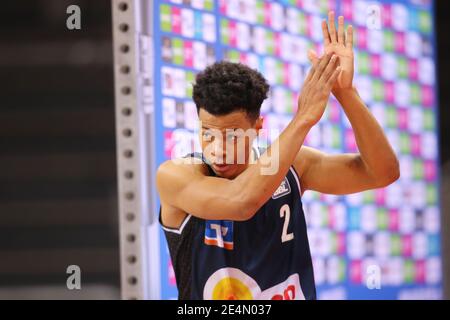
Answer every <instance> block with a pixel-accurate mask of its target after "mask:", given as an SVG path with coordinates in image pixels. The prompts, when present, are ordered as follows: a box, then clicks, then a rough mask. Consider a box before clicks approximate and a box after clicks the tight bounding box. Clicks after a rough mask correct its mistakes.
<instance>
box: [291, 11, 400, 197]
mask: <svg viewBox="0 0 450 320" xmlns="http://www.w3.org/2000/svg"><path fill="white" fill-rule="evenodd" d="M329 20H330V21H329V23H330V30H328V26H327V24H326V22H325V21H324V22H323V23H322V30H323V33H324V45H325V52H333V53H335V54H337V55H338V56H339V63H340V65H341V67H342V71H341V74H340V75H339V77H338V79H337V81H336V83H335V85H334V88H333V94H334V96H335V97H336V98H337V100H338V101H339V103H340V104H341V106H342V108H343V110H344V112H345V114H346V116H347V118H348V119H349V121H350V123H351V126H352V128H353V132H354V133H355V137H356V143H357V145H358V149H359V151H360V153H347V154H338V155H331V154H326V153H323V152H320V151H318V150H315V149H313V148H309V147H302V148H301V150H300V152H299V154H298V155H297V157H296V160H295V163H294V166H295V168H296V169H297V170H298V171H299V172H300V175H301V176H302V179H301V183H302V189H303V191H304V190H307V189H311V190H315V191H319V192H323V193H330V194H348V193H354V192H360V191H364V190H368V189H374V188H380V187H384V186H386V185H388V184H390V183H392V182H394V181H395V180H397V179H398V177H399V165H398V160H397V157H396V156H395V153H394V151H393V150H392V148H391V146H390V144H389V142H388V140H387V139H386V136H385V135H384V133H383V129H382V128H381V126H380V125H379V124H378V122H377V120H376V119H375V117H374V116H373V115H372V114H371V113H370V111H369V109H368V108H367V107H366V105H365V104H364V102H363V101H362V100H361V98H360V97H359V95H358V93H357V91H356V89H354V88H353V86H352V80H353V63H354V62H353V49H352V45H353V43H352V42H353V35H352V33H353V29H352V27H351V26H350V27H349V28H348V29H347V35H345V33H344V18H343V17H339V19H338V30H337V32H336V28H335V26H334V13H333V12H330V13H329ZM310 59H311V60H312V61H314V60H315V59H317V55H316V54H315V53H314V52H312V53H310Z"/></svg>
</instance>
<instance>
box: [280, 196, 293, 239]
mask: <svg viewBox="0 0 450 320" xmlns="http://www.w3.org/2000/svg"><path fill="white" fill-rule="evenodd" d="M280 218H284V224H283V232H282V233H281V242H286V241H290V240H292V239H294V234H293V233H292V232H291V233H287V231H288V227H289V220H290V218H291V209H290V208H289V205H288V204H285V205H283V206H282V207H281V209H280Z"/></svg>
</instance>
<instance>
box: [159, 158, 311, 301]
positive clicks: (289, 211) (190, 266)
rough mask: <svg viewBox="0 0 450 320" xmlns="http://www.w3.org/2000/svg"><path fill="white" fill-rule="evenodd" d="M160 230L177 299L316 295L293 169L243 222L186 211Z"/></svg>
mask: <svg viewBox="0 0 450 320" xmlns="http://www.w3.org/2000/svg"><path fill="white" fill-rule="evenodd" d="M191 156H196V157H199V158H201V159H203V157H202V156H201V154H193V155H191ZM203 160H204V159H203ZM204 162H205V161H204ZM205 164H206V165H208V164H207V163H206V162H205ZM208 168H209V173H210V175H215V174H214V172H213V170H212V169H211V168H210V167H209V166H208ZM163 229H164V232H165V235H166V239H167V242H168V246H169V251H170V255H171V258H172V263H173V266H174V271H175V277H176V280H177V287H178V291H179V299H221V300H226V299H236V300H237V299H239V300H240V299H265V300H271V299H274V300H294V299H295V300H297V299H315V298H316V290H315V285H314V274H313V267H312V261H311V254H310V250H309V243H308V237H307V233H306V223H305V216H304V212H303V207H302V202H301V190H300V181H299V177H298V175H297V173H296V172H295V169H294V168H293V167H291V168H290V169H289V171H288V173H287V175H286V177H285V178H284V180H283V181H282V183H281V184H280V186H279V187H278V189H277V190H276V191H275V192H274V194H273V195H272V197H271V198H270V199H269V200H268V201H267V202H266V203H265V204H264V205H263V206H262V207H261V208H260V209H259V210H258V212H256V214H255V215H254V216H253V217H252V218H251V219H249V220H247V221H227V220H204V219H199V218H196V217H194V216H192V215H189V214H188V215H187V217H186V218H185V220H184V221H183V223H182V225H181V227H180V228H179V229H171V228H167V227H164V226H163Z"/></svg>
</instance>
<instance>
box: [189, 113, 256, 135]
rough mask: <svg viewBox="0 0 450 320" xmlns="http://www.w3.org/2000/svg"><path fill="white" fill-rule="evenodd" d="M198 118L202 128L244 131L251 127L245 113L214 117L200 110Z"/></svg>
mask: <svg viewBox="0 0 450 320" xmlns="http://www.w3.org/2000/svg"><path fill="white" fill-rule="evenodd" d="M198 117H199V119H200V122H201V126H202V127H203V128H214V129H219V130H223V129H236V128H242V129H246V128H250V127H251V126H252V123H251V122H250V120H249V119H248V116H247V113H246V112H245V111H234V112H232V113H229V114H226V115H221V116H215V115H212V114H210V113H208V112H207V111H206V110H204V109H203V108H200V111H199V114H198Z"/></svg>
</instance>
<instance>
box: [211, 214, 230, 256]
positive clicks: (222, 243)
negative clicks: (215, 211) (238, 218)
mask: <svg viewBox="0 0 450 320" xmlns="http://www.w3.org/2000/svg"><path fill="white" fill-rule="evenodd" d="M205 244H207V245H210V246H217V247H219V248H224V249H227V250H233V221H226V220H208V221H206V222H205Z"/></svg>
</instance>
